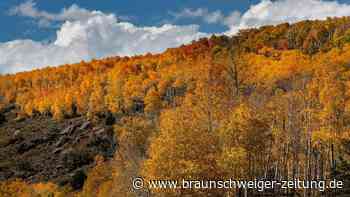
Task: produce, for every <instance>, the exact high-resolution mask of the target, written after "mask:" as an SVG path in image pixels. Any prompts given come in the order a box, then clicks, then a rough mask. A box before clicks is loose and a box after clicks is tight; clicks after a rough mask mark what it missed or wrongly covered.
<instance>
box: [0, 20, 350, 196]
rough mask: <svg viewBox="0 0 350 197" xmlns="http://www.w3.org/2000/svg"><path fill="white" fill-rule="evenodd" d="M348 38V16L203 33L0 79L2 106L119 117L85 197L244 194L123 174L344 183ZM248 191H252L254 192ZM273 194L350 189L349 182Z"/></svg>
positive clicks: (29, 112)
mask: <svg viewBox="0 0 350 197" xmlns="http://www.w3.org/2000/svg"><path fill="white" fill-rule="evenodd" d="M349 42H350V18H347V17H344V18H335V19H327V20H325V21H303V22H299V23H296V24H281V25H278V26H266V27H262V28H259V29H249V30H244V31H241V32H240V33H239V34H238V35H236V36H233V37H232V38H229V37H226V36H220V37H217V36H213V37H212V38H210V39H201V40H199V41H197V42H193V43H192V44H190V45H186V46H181V47H179V48H174V49H168V50H167V51H166V52H164V53H163V54H159V55H150V54H147V55H144V56H136V57H132V58H129V57H124V58H121V57H115V58H107V59H103V60H93V61H91V62H89V63H87V62H81V63H78V64H74V65H65V66H61V67H57V68H46V69H42V70H35V71H32V72H24V73H18V74H15V75H5V76H1V77H0V95H2V96H3V97H4V99H3V103H15V104H16V105H17V106H18V107H19V108H20V109H21V110H22V113H21V114H18V116H19V117H32V116H49V117H51V116H52V117H53V118H54V119H56V120H57V121H60V120H62V119H64V118H67V117H72V116H86V117H87V118H89V119H91V120H94V121H100V120H103V119H106V118H108V117H109V118H111V117H113V118H114V119H115V120H116V121H115V124H114V128H115V132H116V136H117V140H118V142H119V148H118V151H117V152H116V153H115V158H114V160H113V161H99V162H98V165H96V167H95V169H93V170H92V172H91V173H90V174H89V175H88V178H87V182H86V184H85V186H84V189H83V191H82V192H81V194H79V195H81V196H91V194H96V195H93V196H136V195H138V194H139V193H143V192H144V193H151V194H152V195H154V196H181V195H197V196H206V195H208V193H211V194H212V195H213V196H215V195H217V196H222V195H226V196H234V195H235V193H237V194H239V195H240V194H242V191H240V190H237V191H232V190H231V191H217V190H210V191H207V190H203V191H201V190H184V191H182V190H177V191H175V192H174V191H157V190H155V191H153V190H151V191H138V192H139V193H134V192H131V191H132V190H131V188H130V187H131V182H130V178H131V177H138V176H142V177H145V179H146V180H153V179H175V180H181V179H203V180H215V179H219V178H221V179H222V178H232V177H234V178H236V179H248V180H254V179H273V180H293V179H296V178H298V179H300V180H331V179H334V178H339V177H340V178H341V179H343V180H344V181H345V182H347V183H348V182H349V180H350V178H349V175H348V172H347V169H349V163H350V162H349V158H348V154H349V149H350V148H349V143H348V142H349V140H350V131H349V125H350V92H349V89H350V67H349V61H350V43H349ZM100 160H103V159H100ZM129 183H130V184H129ZM13 184H16V185H20V184H23V183H21V182H18V183H17V182H15V183H13ZM13 184H10V185H9V186H8V188H7V190H11V189H12V188H13ZM3 187H5V186H3ZM43 187H44V186H43ZM45 187H49V186H45ZM52 187H53V186H52ZM2 190H4V191H7V190H5V189H2ZM2 190H1V189H0V191H2ZM246 192H248V194H249V195H248V196H253V194H254V193H256V192H257V191H246ZM274 192H275V195H276V196H279V195H282V194H293V193H294V194H296V193H299V194H304V195H305V196H319V195H321V194H325V195H334V194H335V193H339V194H340V193H344V195H345V196H346V194H345V193H346V192H349V189H347V190H342V191H330V190H326V191H324V192H320V191H318V190H311V189H305V190H292V189H291V190H276V191H274ZM0 194H1V192H0Z"/></svg>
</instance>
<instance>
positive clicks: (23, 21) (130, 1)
mask: <svg viewBox="0 0 350 197" xmlns="http://www.w3.org/2000/svg"><path fill="white" fill-rule="evenodd" d="M23 2H26V1H25V0H9V1H7V0H6V1H0V23H1V24H2V25H3V26H4V27H6V28H4V29H3V30H2V31H0V42H5V41H10V40H14V39H19V38H21V39H24V38H29V39H34V40H43V39H46V40H47V39H54V36H55V32H56V30H57V27H56V28H46V29H41V28H38V27H37V26H35V25H33V20H32V19H30V18H25V17H21V16H13V15H12V16H11V15H9V14H8V11H9V10H10V9H11V8H13V7H14V6H16V5H19V4H21V3H23ZM35 2H36V4H37V7H38V9H40V10H46V11H47V12H52V13H57V12H59V11H60V10H62V9H63V8H65V7H69V6H71V5H72V4H76V5H79V7H82V8H86V9H89V10H100V11H103V12H106V13H114V14H116V15H121V16H126V17H129V20H128V21H130V22H132V23H133V24H136V25H139V26H152V25H160V24H163V23H166V22H172V23H173V24H178V25H184V24H191V23H196V24H200V25H201V26H200V30H201V31H204V32H222V31H224V30H226V29H227V27H225V26H223V25H220V24H206V23H203V22H202V21H200V20H198V19H189V18H187V19H179V20H174V17H173V16H172V15H171V12H179V11H181V10H183V9H185V8H193V9H195V8H207V9H208V10H209V11H215V10H221V11H222V12H223V13H225V14H229V13H230V12H232V11H233V10H239V11H242V12H243V11H245V10H247V9H248V8H249V6H250V5H251V4H256V3H258V2H259V0H239V1H237V0H176V1H166V0H149V1H143V0H103V3H101V1H100V0H59V1H47V0H36V1H35Z"/></svg>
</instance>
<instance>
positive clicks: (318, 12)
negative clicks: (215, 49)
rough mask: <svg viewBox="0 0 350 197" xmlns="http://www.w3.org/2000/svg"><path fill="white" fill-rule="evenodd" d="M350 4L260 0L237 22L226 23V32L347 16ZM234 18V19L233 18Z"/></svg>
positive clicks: (309, 0)
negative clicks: (227, 28)
mask: <svg viewBox="0 0 350 197" xmlns="http://www.w3.org/2000/svg"><path fill="white" fill-rule="evenodd" d="M349 15H350V5H349V4H341V3H338V2H337V1H324V0H323V1H322V0H278V1H271V0H262V1H261V2H260V3H258V4H256V5H253V6H251V7H250V9H249V10H247V11H246V12H245V13H244V14H243V15H242V16H241V17H240V18H239V22H238V23H228V24H227V25H228V26H229V27H230V30H229V32H227V33H228V34H234V33H236V32H237V31H238V30H239V29H244V28H252V27H259V26H262V25H275V24H278V23H283V22H290V23H293V22H297V21H301V20H306V19H326V18H327V17H335V16H349ZM235 20H236V19H235Z"/></svg>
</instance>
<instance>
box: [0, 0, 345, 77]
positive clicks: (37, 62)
mask: <svg viewBox="0 0 350 197" xmlns="http://www.w3.org/2000/svg"><path fill="white" fill-rule="evenodd" d="M335 16H350V0H336V1H335V0H176V1H164V0H148V1H141V0H103V1H101V0H59V1H47V0H6V1H0V24H2V28H1V31H0V73H2V74H5V73H16V72H20V71H28V70H32V69H36V68H43V67H46V66H57V65H61V64H67V63H75V62H79V61H81V60H86V61H88V60H91V59H93V58H103V57H108V56H117V55H119V56H132V55H138V54H144V53H148V52H150V53H161V52H163V51H164V50H166V49H167V48H171V47H177V46H180V45H182V44H187V43H190V42H191V41H192V40H197V39H199V38H201V37H208V36H211V35H212V34H217V35H222V34H225V35H229V36H230V35H234V34H235V33H237V32H238V31H239V30H240V29H245V28H255V27H260V26H263V25H275V24H279V23H283V22H290V23H293V22H297V21H300V20H306V19H325V18H327V17H335Z"/></svg>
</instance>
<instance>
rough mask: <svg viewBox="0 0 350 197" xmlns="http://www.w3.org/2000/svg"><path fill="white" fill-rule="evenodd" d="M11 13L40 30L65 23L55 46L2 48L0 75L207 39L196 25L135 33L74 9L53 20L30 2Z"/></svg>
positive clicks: (106, 17) (21, 43)
mask: <svg viewBox="0 0 350 197" xmlns="http://www.w3.org/2000/svg"><path fill="white" fill-rule="evenodd" d="M10 13H11V14H16V15H21V16H27V17H31V18H34V19H37V20H38V23H39V25H40V24H43V23H44V24H48V25H49V24H50V23H51V22H53V21H62V22H63V21H64V22H63V23H62V25H61V27H60V29H59V30H58V31H57V36H56V40H54V41H53V42H51V43H43V42H36V41H32V40H15V41H11V42H6V43H0V57H1V58H0V73H14V72H18V71H26V70H31V69H34V68H41V67H43V66H56V65H60V64H66V63H74V62H79V61H81V60H90V59H92V58H102V57H107V56H115V55H120V56H128V55H135V54H144V53H147V52H151V53H160V52H162V51H164V50H165V49H167V48H169V47H176V46H179V45H181V44H184V43H189V42H191V41H192V40H196V39H199V38H201V37H204V36H208V35H207V34H205V33H201V32H199V26H198V25H187V26H176V25H170V24H166V25H163V26H159V27H138V26H135V25H133V24H131V23H128V22H121V21H119V20H118V17H117V16H115V15H113V14H105V13H102V12H100V11H88V10H86V9H82V8H79V7H78V6H76V5H73V6H71V7H69V8H67V9H63V10H62V11H61V12H60V13H58V14H52V13H47V12H45V11H40V10H38V9H36V7H35V3H33V2H32V1H28V2H26V3H24V4H21V5H19V6H17V7H15V8H13V9H12V10H11V11H10ZM43 21H44V22H43Z"/></svg>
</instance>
